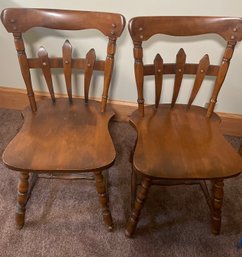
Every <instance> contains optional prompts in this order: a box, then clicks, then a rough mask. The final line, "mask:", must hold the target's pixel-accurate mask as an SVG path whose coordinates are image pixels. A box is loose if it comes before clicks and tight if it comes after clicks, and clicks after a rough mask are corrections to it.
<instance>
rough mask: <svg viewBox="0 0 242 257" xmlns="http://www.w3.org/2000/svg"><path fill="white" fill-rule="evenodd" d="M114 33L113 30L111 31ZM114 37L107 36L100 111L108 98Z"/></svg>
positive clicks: (104, 108)
mask: <svg viewBox="0 0 242 257" xmlns="http://www.w3.org/2000/svg"><path fill="white" fill-rule="evenodd" d="M112 27H113V28H115V27H116V25H115V24H112ZM112 32H113V33H115V32H114V31H112ZM116 40H117V38H116V37H109V41H108V47H107V57H106V61H105V67H104V85H103V93H102V100H101V101H102V103H101V112H105V110H106V105H107V99H108V91H109V86H110V81H111V76H112V72H113V65H114V54H115V51H116Z"/></svg>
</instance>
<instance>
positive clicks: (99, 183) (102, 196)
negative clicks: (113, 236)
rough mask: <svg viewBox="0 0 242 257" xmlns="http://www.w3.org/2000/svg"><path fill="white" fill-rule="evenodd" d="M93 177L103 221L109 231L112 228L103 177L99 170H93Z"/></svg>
mask: <svg viewBox="0 0 242 257" xmlns="http://www.w3.org/2000/svg"><path fill="white" fill-rule="evenodd" d="M95 179H96V188H97V192H98V194H99V201H100V203H101V206H102V214H103V221H104V223H105V224H106V225H108V230H109V231H111V230H112V229H113V220H112V216H111V212H110V210H109V207H108V195H107V191H106V184H105V181H104V179H103V175H102V173H101V171H97V172H95Z"/></svg>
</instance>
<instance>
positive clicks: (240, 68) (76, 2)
mask: <svg viewBox="0 0 242 257" xmlns="http://www.w3.org/2000/svg"><path fill="white" fill-rule="evenodd" d="M6 7H41V8H60V9H73V10H74V9H77V10H78V9H79V10H94V11H106V12H119V13H122V14H123V15H124V16H125V18H126V21H127V22H128V20H129V19H130V18H131V17H134V16H140V15H201V16H202V15H204V16H210V15H212V16H213V15H214V16H240V17H242V1H241V0H230V1H228V0H212V1H211V0H203V1H195V0H183V1H182V0H180V1H179V0H169V1H164V0H163V1H162V0H149V1H144V0H120V1H118V0H105V1H102V0H91V1H80V0H68V1H64V0H62V1H61V0H52V1H49V0H41V1H39V0H31V1H29V0H0V9H1V10H2V9H4V8H6ZM55 37H56V38H55ZM71 37H72V36H71ZM33 39H38V36H37V35H36V37H34V38H33ZM54 39H55V40H54V41H53V38H49V42H50V44H52V48H53V49H55V42H56V40H57V41H58V35H56V36H54ZM75 40H76V39H75V38H74V37H73V42H74V45H75ZM35 41H36V40H35ZM73 42H72V41H71V43H73ZM156 43H157V42H156V40H155V39H154V40H153V42H152V45H155V47H156V49H157V50H158V46H156ZM192 43H193V41H191V42H190V41H186V40H184V41H183V47H184V49H185V51H186V46H188V45H190V44H192ZM203 43H204V44H205V46H206V45H207V44H209V43H212V44H213V46H215V51H213V52H212V53H211V54H212V59H213V57H215V56H216V55H219V54H220V50H221V48H222V47H221V44H220V42H210V41H209V40H204V41H203ZM100 44H102V42H101V43H100ZM98 45H99V43H98ZM164 46H168V47H170V44H169V42H167V43H165V44H164ZM159 49H161V48H159ZM173 50H174V51H173ZM177 50H178V49H175V48H170V50H169V51H168V52H165V51H164V50H162V49H161V52H162V53H161V54H163V53H165V55H167V58H170V56H171V54H170V53H171V52H172V51H173V52H174V53H172V54H173V56H174V58H175V54H176V51H177ZM236 50H237V51H236V53H237V54H235V56H234V58H233V61H232V63H231V68H230V71H229V73H228V75H227V78H226V81H225V85H224V87H223V89H222V91H221V93H220V97H219V99H218V100H219V102H218V105H217V108H216V110H217V111H220V112H230V113H238V114H242V76H240V74H241V73H242V43H241V45H238V46H237V47H236ZM191 52H192V53H193V54H194V53H196V54H195V57H193V58H194V61H196V62H197V61H198V60H199V59H200V58H201V57H202V55H203V54H204V52H203V51H201V50H199V48H198V45H197V44H196V42H195V46H193V50H192V51H190V52H187V55H188V60H190V61H192V60H193V59H190V57H189V53H191ZM167 53H168V54H167ZM238 54H240V56H238ZM153 56H154V55H153V53H152V58H153ZM193 56H194V55H193ZM0 58H1V60H2V61H1V63H2V64H1V72H0V86H5V87H13V88H24V83H23V82H22V78H21V75H20V72H19V67H18V64H17V62H16V53H15V48H14V45H13V40H12V36H11V35H10V34H8V33H7V32H6V31H5V29H4V28H3V26H2V24H0ZM145 58H147V59H145V60H146V61H152V60H151V59H149V56H147V57H145ZM169 82H170V81H169V79H168V80H167V83H168V84H169ZM187 82H188V83H189V80H187ZM150 83H151V82H150V81H148V84H150ZM207 84H208V87H209V84H211V81H210V82H209V81H208V82H207ZM112 86H113V88H112V90H111V92H110V97H111V98H112V99H115V100H122V101H128V102H136V98H137V96H136V87H135V81H134V75H133V57H132V42H131V40H130V37H129V34H128V31H127V26H126V29H125V31H124V33H123V35H122V38H121V39H120V40H119V41H118V47H117V58H116V69H115V74H114V79H113V84H112ZM151 87H152V86H151ZM149 88H150V86H149ZM42 90H43V89H42ZM149 90H150V89H149ZM76 91H77V92H79V91H78V89H77V90H76ZM150 91H151V92H150V93H149V94H148V98H147V101H148V102H149V101H152V99H151V98H152V97H153V93H152V90H150ZM204 95H206V92H205V91H202V92H201V93H200V95H199V97H198V99H197V103H198V104H201V105H204V104H205V102H206V101H207V100H204V99H203V98H204V97H203V96H204ZM169 97H170V93H169V92H168V93H167V94H166V95H165V98H164V100H166V99H168V98H169ZM180 101H181V102H183V101H185V91H183V92H182V93H181V96H180Z"/></svg>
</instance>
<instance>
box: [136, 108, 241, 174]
mask: <svg viewBox="0 0 242 257" xmlns="http://www.w3.org/2000/svg"><path fill="white" fill-rule="evenodd" d="M219 123H220V118H219V117H218V116H217V115H216V114H213V116H212V117H211V118H210V119H208V118H207V117H206V109H204V108H202V107H198V106H192V107H191V108H190V109H189V110H187V109H186V106H185V105H176V106H175V107H174V108H172V109H171V108H170V105H160V106H159V108H158V109H157V110H156V109H155V108H154V106H147V107H145V116H144V117H141V116H140V115H139V113H138V111H135V112H134V113H133V114H132V116H131V124H132V125H134V127H135V128H136V130H137V134H138V138H137V144H136V149H135V152H134V157H133V158H134V159H133V163H134V168H135V169H136V170H137V171H139V172H142V173H143V174H145V175H147V176H150V177H153V178H164V179H211V178H217V177H230V176H233V175H236V174H238V173H240V172H241V171H242V158H241V157H240V156H239V155H238V154H237V153H236V152H235V150H234V149H233V148H232V146H231V145H230V144H229V143H228V142H227V141H226V140H225V138H224V137H223V135H222V133H221V131H220V127H219Z"/></svg>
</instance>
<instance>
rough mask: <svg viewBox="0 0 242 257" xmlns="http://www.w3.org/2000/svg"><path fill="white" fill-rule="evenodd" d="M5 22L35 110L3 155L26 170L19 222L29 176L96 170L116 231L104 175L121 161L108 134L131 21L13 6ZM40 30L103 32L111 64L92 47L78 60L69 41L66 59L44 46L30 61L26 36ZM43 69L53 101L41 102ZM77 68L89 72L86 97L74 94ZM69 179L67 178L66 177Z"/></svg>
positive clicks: (5, 12)
mask: <svg viewBox="0 0 242 257" xmlns="http://www.w3.org/2000/svg"><path fill="white" fill-rule="evenodd" d="M1 19H2V22H3V24H4V26H5V28H6V30H7V31H8V32H11V33H13V36H14V42H15V46H16V50H17V54H18V59H19V64H20V69H21V73H22V76H23V79H24V82H25V84H26V88H27V95H28V97H29V102H30V106H28V107H26V109H25V110H24V111H23V116H24V124H23V126H22V128H21V130H20V131H19V133H18V134H17V135H16V137H15V138H14V139H13V140H12V141H11V142H10V143H9V145H8V146H7V148H6V149H5V151H4V153H3V162H4V163H5V165H6V166H7V167H9V168H10V169H13V170H16V171H19V172H20V179H19V185H18V198H17V210H16V223H17V226H18V228H22V226H23V225H24V217H25V206H26V203H27V198H28V194H29V190H30V185H29V173H30V172H31V173H34V174H40V173H48V174H51V175H50V177H53V176H55V174H59V173H65V174H67V173H70V176H71V178H73V176H72V175H71V174H73V173H80V172H94V173H95V178H96V187H97V192H98V194H99V198H100V203H101V205H102V209H103V219H104V222H105V224H106V225H107V226H108V228H109V229H112V226H113V223H112V217H111V213H110V211H109V207H108V196H107V193H106V186H105V181H104V178H103V175H102V171H103V170H104V169H106V168H108V167H110V166H111V165H112V164H113V162H114V160H115V155H116V153H115V149H114V146H113V142H112V139H111V136H110V134H109V130H108V124H109V121H110V119H111V118H112V116H113V115H114V113H113V111H112V110H109V109H108V108H107V106H106V105H107V98H108V90H109V84H110V80H111V76H112V69H113V64H114V54H115V46H116V40H117V38H118V37H119V36H120V35H121V34H122V31H123V29H124V25H125V20H124V17H123V16H122V15H120V14H114V13H102V12H87V11H70V10H51V9H24V8H9V9H5V10H3V12H2V14H1ZM36 27H44V28H47V29H49V33H50V34H51V33H52V32H54V31H57V30H62V32H63V33H64V30H76V31H78V33H81V32H80V31H81V30H90V31H91V30H92V29H95V30H98V31H99V32H100V35H101V37H104V38H106V39H107V51H106V49H105V51H104V52H105V53H106V60H98V59H97V58H96V53H95V50H94V49H93V48H92V49H91V50H90V51H88V52H87V54H86V56H84V57H82V58H74V57H73V49H72V45H71V43H70V42H69V41H68V40H65V42H64V45H63V46H60V52H62V56H61V57H49V56H48V53H47V51H46V49H45V48H44V47H40V48H39V50H38V52H37V57H34V58H30V57H28V56H27V54H26V51H25V44H24V40H23V37H22V34H23V33H24V32H26V31H29V30H31V31H32V30H34V29H35V28H36ZM32 69H39V70H42V74H43V77H44V79H45V81H46V84H47V86H48V90H49V93H50V98H48V99H46V100H42V101H39V102H36V101H35V95H34V90H33V87H32V80H31V70H32ZM53 69H59V70H62V71H63V74H64V76H63V78H64V80H65V83H66V90H67V97H63V98H58V97H56V95H55V85H54V82H53V80H52V71H53ZM74 70H78V71H80V72H83V74H84V76H83V77H84V83H83V84H84V86H83V88H84V99H81V98H75V97H73V95H72V81H73V78H72V73H73V71H74ZM95 71H99V72H102V74H103V93H102V97H101V101H95V100H90V99H89V88H90V85H91V84H92V83H91V78H92V75H93V72H95ZM64 177H65V176H64Z"/></svg>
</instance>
